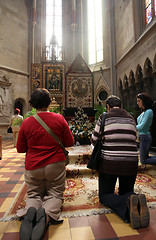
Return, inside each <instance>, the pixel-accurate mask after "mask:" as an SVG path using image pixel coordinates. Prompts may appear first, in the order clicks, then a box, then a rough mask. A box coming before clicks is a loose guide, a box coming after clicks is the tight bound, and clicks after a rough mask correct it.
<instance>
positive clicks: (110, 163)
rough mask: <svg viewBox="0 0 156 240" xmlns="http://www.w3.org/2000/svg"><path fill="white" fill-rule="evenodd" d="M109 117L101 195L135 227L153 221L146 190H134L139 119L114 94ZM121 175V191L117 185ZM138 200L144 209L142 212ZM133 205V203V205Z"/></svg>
mask: <svg viewBox="0 0 156 240" xmlns="http://www.w3.org/2000/svg"><path fill="white" fill-rule="evenodd" d="M106 109H107V114H106V119H105V127H104V134H103V137H102V139H103V141H102V142H103V144H102V150H101V158H100V168H99V199H100V202H101V203H102V204H103V205H105V206H108V207H109V208H111V209H112V210H113V211H114V212H115V213H116V214H118V215H119V216H120V217H121V218H122V219H123V220H124V221H125V222H131V224H132V227H133V228H140V227H146V226H148V224H149V211H148V208H147V204H146V197H145V195H144V194H140V195H136V194H135V193H134V184H135V180H136V175H137V169H138V152H137V145H136V123H135V120H134V118H133V117H132V116H131V115H130V114H129V113H128V112H126V111H125V110H124V109H122V108H121V100H120V98H118V97H117V96H110V97H109V98H108V99H107V100H106ZM101 120H102V115H101V116H100V117H99V119H98V121H97V123H96V126H95V129H94V132H93V134H92V144H93V145H95V143H96V140H97V139H98V138H99V136H100V134H101V133H100V125H101ZM117 179H119V191H118V192H117V193H116V192H115V185H116V182H117ZM138 204H140V209H144V213H142V212H143V211H140V213H139V212H138ZM129 206H130V207H129Z"/></svg>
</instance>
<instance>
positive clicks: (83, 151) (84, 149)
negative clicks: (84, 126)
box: [66, 145, 92, 165]
mask: <svg viewBox="0 0 156 240" xmlns="http://www.w3.org/2000/svg"><path fill="white" fill-rule="evenodd" d="M66 150H67V151H68V152H69V165H78V164H87V163H88V161H89V158H90V155H91V153H92V146H91V145H80V146H73V147H68V148H66Z"/></svg>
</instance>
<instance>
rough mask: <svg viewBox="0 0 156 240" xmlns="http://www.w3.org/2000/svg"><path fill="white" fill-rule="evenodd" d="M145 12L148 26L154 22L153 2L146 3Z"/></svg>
mask: <svg viewBox="0 0 156 240" xmlns="http://www.w3.org/2000/svg"><path fill="white" fill-rule="evenodd" d="M145 11H146V24H149V23H150V22H151V20H152V1H151V0H146V1H145Z"/></svg>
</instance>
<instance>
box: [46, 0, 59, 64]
mask: <svg viewBox="0 0 156 240" xmlns="http://www.w3.org/2000/svg"><path fill="white" fill-rule="evenodd" d="M46 59H47V60H62V0H46Z"/></svg>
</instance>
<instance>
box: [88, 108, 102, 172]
mask: <svg viewBox="0 0 156 240" xmlns="http://www.w3.org/2000/svg"><path fill="white" fill-rule="evenodd" d="M105 117H106V113H105V112H104V113H103V115H102V122H101V126H100V132H101V135H100V137H99V138H98V139H97V141H96V144H95V147H94V149H93V152H92V154H91V157H90V160H89V162H88V165H87V168H90V169H93V170H99V165H100V156H101V148H102V135H103V132H104V125H105Z"/></svg>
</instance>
